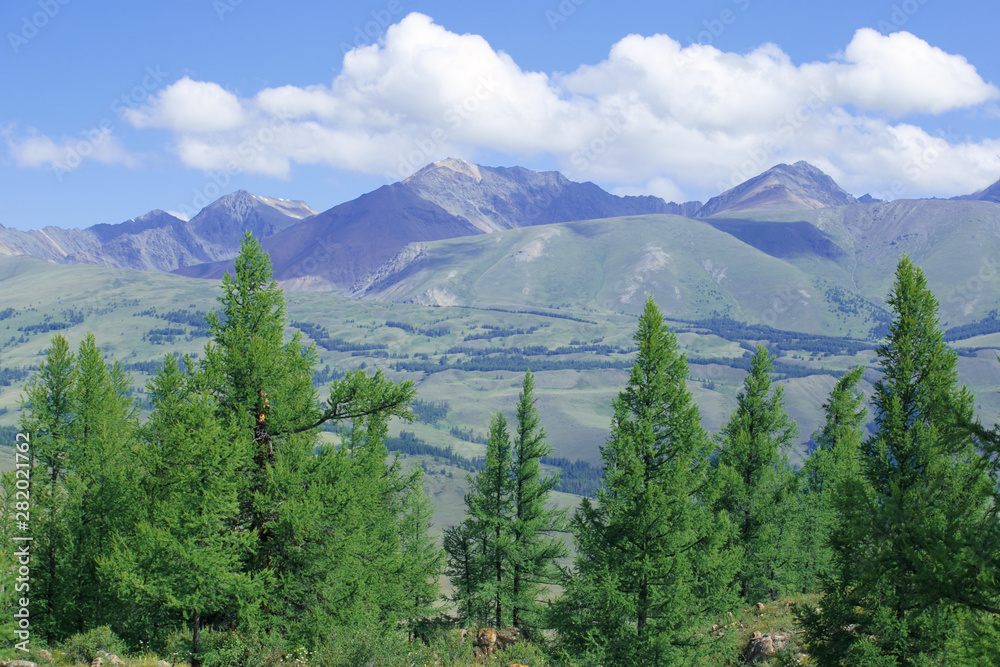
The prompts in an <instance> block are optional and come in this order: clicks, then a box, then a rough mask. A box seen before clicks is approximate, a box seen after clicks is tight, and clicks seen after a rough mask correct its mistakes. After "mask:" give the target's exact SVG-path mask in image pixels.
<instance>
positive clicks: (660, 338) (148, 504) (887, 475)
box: [0, 234, 1000, 667]
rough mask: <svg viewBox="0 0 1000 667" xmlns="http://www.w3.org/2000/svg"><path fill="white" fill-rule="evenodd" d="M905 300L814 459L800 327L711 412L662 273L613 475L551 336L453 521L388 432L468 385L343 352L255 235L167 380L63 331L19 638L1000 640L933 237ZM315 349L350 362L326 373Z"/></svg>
mask: <svg viewBox="0 0 1000 667" xmlns="http://www.w3.org/2000/svg"><path fill="white" fill-rule="evenodd" d="M886 303H887V307H888V309H889V310H890V312H891V314H892V320H891V322H889V323H888V325H887V330H886V334H885V337H884V338H883V339H882V341H881V343H880V345H879V347H878V349H877V355H878V370H879V377H878V380H877V381H876V382H875V383H874V393H873V394H872V395H871V396H866V395H864V393H863V392H862V391H861V390H860V382H861V380H862V374H863V372H864V369H863V368H862V367H857V368H855V369H853V370H851V371H849V372H847V373H845V374H843V375H842V376H841V377H839V378H837V381H836V384H835V386H834V388H833V391H832V392H831V393H830V395H829V398H828V399H827V401H826V403H825V404H824V406H823V410H824V420H823V425H822V428H821V429H819V430H818V431H817V432H816V433H815V434H813V441H814V442H815V444H816V446H815V447H814V448H813V449H812V451H811V452H810V453H809V455H808V456H807V457H806V458H805V460H804V463H803V465H801V466H800V467H794V466H793V465H792V464H791V463H790V461H789V452H790V450H791V447H792V444H793V443H794V441H795V438H796V436H797V434H798V427H797V425H796V424H795V422H794V421H793V420H792V419H791V418H790V417H789V416H788V414H787V413H786V411H785V400H786V399H785V394H784V390H783V387H782V385H780V384H778V383H777V382H774V381H773V378H774V373H775V370H776V369H775V367H774V363H773V362H774V360H775V359H774V355H773V354H772V352H771V351H769V350H768V349H767V348H766V347H764V346H762V345H761V346H757V347H756V349H755V350H754V352H753V356H752V358H751V359H750V360H749V363H748V364H747V374H746V378H745V380H744V382H743V386H742V389H741V390H740V392H739V394H738V396H737V404H736V408H735V410H734V411H733V412H732V414H731V415H730V417H729V419H728V420H727V421H726V422H725V423H724V424H723V425H722V426H721V428H719V429H718V430H717V432H715V433H710V432H708V431H707V430H706V429H705V428H703V426H702V421H701V415H700V412H699V407H698V405H697V404H696V403H695V401H694V398H693V396H692V393H691V392H690V391H689V389H688V386H687V383H688V382H689V379H690V372H689V365H688V361H687V359H686V358H685V356H684V355H683V354H681V353H680V351H679V346H678V340H677V334H676V332H674V331H672V330H671V329H670V328H669V327H668V326H667V325H666V323H665V321H664V317H663V315H662V314H661V312H660V310H659V309H658V308H657V305H656V303H655V302H654V301H653V299H652V298H651V297H650V298H647V300H646V303H645V309H644V311H643V313H642V315H641V317H639V319H638V324H637V328H636V331H635V334H634V338H633V343H634V346H635V349H636V354H635V357H634V362H633V363H632V364H631V366H630V368H629V369H628V372H629V375H628V380H627V384H625V385H624V386H623V387H622V388H621V390H620V391H619V392H618V395H617V397H616V398H615V400H614V402H613V404H612V406H611V411H612V419H611V428H610V432H609V433H608V435H607V438H606V440H605V443H604V444H603V446H602V447H601V451H600V460H601V468H600V476H599V480H595V481H594V483H593V484H592V485H587V486H586V488H587V489H588V490H591V491H593V493H592V497H584V498H583V499H582V502H581V503H580V504H579V506H578V507H576V508H575V509H573V510H572V511H565V510H558V509H556V507H555V505H554V504H553V503H552V502H551V494H552V493H553V491H554V490H555V489H557V488H558V487H559V484H560V479H559V474H558V473H551V472H546V470H551V467H543V466H544V465H545V464H546V463H548V462H550V461H552V460H555V459H553V456H554V450H553V448H552V446H551V445H550V444H549V442H548V439H547V436H546V433H545V429H544V427H543V426H542V424H543V422H544V420H545V415H544V414H540V410H539V406H538V404H539V400H538V398H539V396H538V393H539V392H538V390H537V389H536V386H535V378H534V376H533V375H532V370H534V371H536V372H538V371H541V370H544V368H543V365H544V364H545V363H555V362H546V361H545V360H544V359H543V358H529V357H524V359H525V360H526V362H527V365H528V368H525V369H522V368H521V367H520V366H518V367H517V368H516V370H517V371H518V372H522V371H523V379H522V382H521V389H520V393H519V397H518V400H517V403H516V405H514V406H505V405H504V406H501V405H498V406H496V411H495V412H494V413H493V415H492V418H491V419H490V421H489V423H488V424H482V425H481V429H482V432H484V433H486V434H487V435H486V437H485V446H486V455H485V459H483V460H477V461H476V462H475V465H469V466H468V469H469V473H468V482H469V484H468V493H467V494H466V496H465V512H464V520H462V521H461V522H459V523H457V524H456V525H453V526H450V527H448V528H446V529H445V530H444V533H443V535H442V536H441V537H440V539H438V538H436V537H435V536H433V535H432V534H431V532H430V528H431V518H432V514H433V507H432V505H431V501H430V498H429V497H428V495H427V493H426V491H425V488H424V479H423V470H422V468H421V467H420V466H419V465H415V466H407V465H404V463H403V461H402V459H401V457H400V456H398V455H397V454H395V453H390V450H393V451H396V452H398V451H399V449H400V448H401V447H402V446H403V445H405V444H407V443H403V444H400V443H395V444H394V443H393V442H391V440H392V439H391V438H390V437H389V425H390V422H391V421H392V420H402V421H404V422H405V421H407V420H412V419H414V418H415V416H416V413H417V412H419V413H420V414H421V415H423V416H424V418H425V419H434V418H437V417H435V415H438V414H439V413H441V411H442V410H444V409H445V408H444V407H442V406H440V405H437V404H432V403H426V402H423V401H420V399H418V397H417V395H416V390H415V388H414V386H413V384H412V382H410V381H401V382H397V381H393V380H391V379H389V378H387V377H385V375H384V374H383V373H382V372H381V371H375V372H369V371H368V370H367V369H359V370H353V371H350V372H347V373H345V374H340V373H339V372H338V373H334V374H331V372H330V369H329V367H327V368H326V369H325V370H321V369H319V368H318V363H319V357H318V354H317V350H316V347H315V344H314V343H310V344H308V345H307V344H305V343H304V341H303V337H302V334H301V333H296V334H294V335H291V336H289V335H287V334H286V329H287V327H288V326H289V322H288V318H287V315H286V310H285V301H284V296H283V293H282V291H281V290H280V289H279V288H278V285H277V283H276V282H275V281H274V279H273V276H272V268H271V261H270V259H269V257H268V256H267V254H266V253H265V252H264V251H263V250H262V249H261V247H260V245H259V244H258V242H257V241H255V240H254V239H253V238H252V236H250V235H249V234H248V235H247V237H246V239H245V240H244V243H243V246H242V249H241V252H240V255H239V257H238V259H237V260H236V264H235V270H234V272H233V273H232V274H227V275H226V277H225V278H224V279H223V282H222V296H221V297H220V298H219V304H218V307H217V308H216V309H215V310H213V311H212V312H209V313H207V315H206V316H205V320H204V324H203V327H204V329H205V330H206V332H207V334H208V337H209V342H208V343H207V344H206V345H205V347H204V351H203V352H202V353H200V354H199V355H198V356H197V357H196V358H195V357H194V356H193V355H188V356H185V357H178V356H176V355H171V354H167V355H165V357H164V359H163V362H162V364H158V365H157V366H156V369H155V374H154V375H153V376H152V379H151V380H150V381H149V383H148V385H147V387H146V390H145V394H144V400H145V404H144V405H143V406H140V404H139V403H138V402H137V399H136V397H135V396H134V395H133V393H132V392H131V389H130V387H131V377H130V375H129V370H128V369H127V368H126V367H125V365H124V364H123V363H122V362H120V361H117V360H114V359H110V360H109V359H107V358H106V357H105V355H104V353H103V351H102V347H101V341H99V340H97V338H96V337H95V336H94V335H92V334H90V335H87V336H86V337H85V338H84V339H83V341H82V342H81V343H80V344H79V346H78V347H76V348H75V349H74V348H72V347H71V346H70V344H69V342H68V340H67V339H66V338H65V337H64V336H63V335H62V334H60V333H59V332H58V331H56V332H55V333H54V335H53V336H52V338H51V340H50V343H49V345H48V348H47V351H46V353H45V357H44V359H43V360H42V361H41V362H40V363H39V365H38V367H37V370H36V371H34V373H33V374H32V375H30V376H29V377H27V378H26V379H25V380H24V383H25V384H24V391H23V411H22V412H21V419H20V423H19V425H18V433H19V435H18V436H17V442H16V444H15V447H14V449H15V458H16V460H15V466H14V470H13V471H11V472H9V473H6V474H5V475H4V476H3V478H2V489H3V493H4V495H5V498H6V502H5V503H4V505H3V510H2V511H3V514H4V516H3V517H2V521H0V560H2V565H3V567H2V568H0V587H2V591H3V595H2V599H0V607H2V609H0V632H2V634H3V635H4V637H5V639H7V640H8V641H9V643H8V645H7V651H6V653H5V654H4V655H5V656H6V657H8V658H11V659H20V660H31V661H33V662H35V663H37V664H65V665H68V664H72V663H90V662H91V661H93V660H95V659H100V660H101V661H102V664H117V662H116V661H124V662H125V664H134V665H146V666H149V667H152V666H153V665H170V666H172V665H190V667H211V666H220V667H221V666H233V667H235V666H241V667H258V666H269V665H292V664H295V665H317V666H330V667H333V666H340V665H343V666H350V667H362V666H367V665H371V666H373V667H374V666H397V665H398V666H404V665H406V666H417V665H428V666H429V665H441V666H443V667H444V666H453V667H466V666H468V665H479V664H495V665H503V666H505V667H506V666H509V665H515V664H518V665H528V666H530V667H542V666H546V665H548V666H552V667H560V666H561V667H569V666H571V665H572V666H578V667H598V666H605V667H639V666H643V665H647V666H654V665H655V666H665V667H666V666H675V665H676V666H688V665H690V666H695V665H704V666H709V665H740V664H750V663H752V664H760V665H774V666H776V665H792V664H811V665H844V666H852V667H890V666H892V667H895V666H904V665H906V666H909V665H914V666H917V665H920V666H924V665H988V664H1000V517H998V515H997V507H998V503H997V501H998V499H1000V498H998V495H1000V486H998V475H1000V458H998V453H1000V429H998V427H997V426H995V425H992V424H981V423H979V422H978V421H977V420H976V418H975V416H974V409H973V408H974V400H975V398H974V396H973V395H972V394H971V392H970V391H969V390H968V389H967V388H966V387H964V386H960V385H959V383H958V372H957V363H958V356H957V354H956V353H955V352H954V351H953V350H952V349H951V348H949V346H948V345H947V344H946V338H945V334H944V332H943V331H942V329H941V327H940V326H939V321H938V302H937V300H936V299H935V297H934V295H933V294H932V293H931V292H930V290H929V289H928V287H927V283H926V280H925V278H924V275H923V273H922V271H921V269H920V268H919V267H918V266H916V265H914V264H913V263H912V262H911V261H910V260H909V259H908V258H907V257H903V258H902V259H901V260H900V261H899V263H898V266H897V268H896V274H895V281H894V284H893V286H892V289H891V292H890V293H889V294H888V295H887V297H886ZM387 324H388V323H387ZM391 326H397V327H401V328H402V327H406V326H410V325H408V324H406V323H395V322H394V323H393V324H392V325H391ZM293 328H294V327H293ZM164 331H167V330H164ZM161 333H162V332H161ZM488 334H489V335H494V336H501V335H504V332H503V331H502V330H497V331H495V332H488ZM162 335H169V331H167V333H166V334H162ZM310 335H312V336H318V338H317V339H318V340H326V341H331V339H329V338H325V339H324V338H323V337H322V336H321V335H318V334H317V333H316V332H312V333H310ZM427 335H428V336H431V335H433V332H430V333H427ZM329 344H331V345H332V344H333V342H330V343H329ZM412 363H416V362H412ZM508 370H509V369H508ZM316 373H326V374H327V375H329V376H330V377H331V378H332V380H333V381H332V383H331V384H330V386H329V393H328V395H323V396H321V395H320V394H319V391H318V390H317V389H316V387H315V384H314V377H315V374H316ZM511 407H512V408H513V409H514V410H515V411H516V413H515V417H514V418H513V419H510V420H508V418H507V417H505V416H504V412H503V410H505V409H508V408H511ZM866 425H868V426H866ZM324 431H325V432H328V433H329V432H334V433H336V435H337V440H336V442H333V443H331V442H329V441H328V440H324V439H322V438H321V437H320V434H321V433H323V432H324ZM404 440H405V438H404ZM411 440H412V439H411ZM418 444H420V443H414V442H412V441H411V442H409V443H408V446H410V447H416V446H417V445H418ZM429 445H430V446H431V447H432V448H433V443H429ZM390 446H391V447H390ZM566 463H568V461H567V462H566ZM581 484H582V483H581ZM567 488H570V487H567ZM571 488H584V487H583V486H579V487H571ZM29 538H30V539H29ZM25 554H30V556H26V555H25ZM26 560H27V562H25V561H26ZM25 609H26V610H27V611H24V610H25Z"/></svg>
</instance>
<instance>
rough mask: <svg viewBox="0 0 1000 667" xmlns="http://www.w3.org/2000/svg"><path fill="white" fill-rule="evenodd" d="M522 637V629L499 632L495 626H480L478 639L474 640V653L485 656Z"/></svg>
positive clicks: (477, 655) (480, 656)
mask: <svg viewBox="0 0 1000 667" xmlns="http://www.w3.org/2000/svg"><path fill="white" fill-rule="evenodd" d="M520 639H521V631H520V630H518V629H517V628H511V629H510V630H504V631H503V632H497V631H496V630H494V629H493V628H479V632H477V633H476V641H475V642H473V646H474V647H475V648H474V649H473V655H474V656H475V657H477V658H484V657H486V656H489V655H492V654H493V653H494V651H499V650H502V649H505V648H507V647H508V646H511V645H513V644H516V643H517V642H518V641H520Z"/></svg>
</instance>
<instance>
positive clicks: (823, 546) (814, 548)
mask: <svg viewBox="0 0 1000 667" xmlns="http://www.w3.org/2000/svg"><path fill="white" fill-rule="evenodd" d="M864 370H865V369H864V367H863V366H857V367H855V368H853V369H851V370H850V371H848V372H847V373H846V374H845V375H844V376H843V377H841V378H840V379H838V380H837V383H836V384H835V385H834V387H833V391H831V392H830V398H829V399H828V400H827V402H826V403H824V404H823V411H824V414H825V417H826V419H825V421H824V423H823V427H822V429H820V430H819V431H817V432H816V433H815V434H814V435H813V440H814V441H815V443H816V448H815V449H814V450H813V451H812V452H811V453H810V454H809V456H808V457H807V458H806V460H805V463H804V464H803V466H802V470H801V472H800V473H799V478H800V479H799V509H798V513H799V515H800V517H801V521H800V523H801V525H802V529H801V530H800V531H799V539H800V546H799V548H798V554H799V559H798V563H797V566H796V567H797V569H798V571H799V575H800V578H801V585H802V589H803V591H804V592H811V591H814V590H816V588H817V587H818V586H819V581H820V578H821V577H822V576H824V575H825V574H827V573H828V570H829V567H830V564H831V558H832V552H831V549H830V544H829V540H830V535H831V532H832V531H833V529H834V526H835V523H836V518H837V507H836V502H835V501H836V498H837V493H838V488H839V487H840V485H842V484H845V483H849V482H848V481H847V480H853V479H855V478H857V476H858V475H859V474H860V466H861V442H862V440H863V439H864V425H865V420H866V418H867V416H868V411H867V410H866V409H865V396H864V394H863V393H862V392H861V391H860V390H859V389H858V385H859V384H860V382H861V378H862V375H863V374H864Z"/></svg>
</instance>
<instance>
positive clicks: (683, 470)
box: [555, 298, 735, 665]
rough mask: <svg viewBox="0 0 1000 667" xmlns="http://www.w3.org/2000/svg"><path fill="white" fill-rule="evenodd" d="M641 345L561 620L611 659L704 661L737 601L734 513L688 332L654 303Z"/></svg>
mask: <svg viewBox="0 0 1000 667" xmlns="http://www.w3.org/2000/svg"><path fill="white" fill-rule="evenodd" d="M635 343H636V345H637V347H638V348H639V353H638V356H637V358H636V361H635V364H634V365H633V366H632V371H631V374H630V376H629V381H628V385H627V386H626V388H625V389H624V390H623V391H621V392H620V393H619V395H618V397H617V398H616V399H615V401H614V406H613V407H614V417H613V418H612V423H611V435H610V437H609V438H608V442H607V443H606V444H605V445H604V446H603V447H602V448H601V458H602V460H603V462H604V472H603V476H602V483H603V484H602V488H601V489H600V490H599V491H598V493H597V504H596V505H595V504H593V503H591V502H590V501H589V500H588V499H585V500H584V501H583V503H582V505H581V507H580V510H579V511H578V512H577V514H576V517H575V519H574V522H573V527H574V530H575V537H576V544H577V551H578V555H577V558H576V568H575V572H574V573H573V574H572V576H571V577H570V578H569V579H568V580H567V581H566V589H567V590H566V593H565V595H564V596H563V597H562V598H561V599H560V600H559V601H558V603H557V605H556V609H555V617H556V621H557V625H558V627H559V631H560V636H561V639H562V641H563V643H564V644H565V645H566V646H567V647H568V648H569V649H570V651H571V652H573V653H576V654H588V655H590V656H591V657H593V658H594V659H595V660H596V661H606V663H605V664H615V665H638V664H664V665H666V664H670V665H683V664H696V663H697V662H698V661H699V660H700V659H701V657H702V656H703V655H704V654H705V653H706V652H710V651H711V650H712V649H711V646H709V645H708V640H706V639H705V637H704V630H705V626H706V625H707V624H710V623H711V621H710V620H708V619H709V618H711V617H713V616H714V615H716V614H718V613H719V612H721V611H724V610H726V609H728V608H729V606H730V605H731V604H732V603H733V601H734V599H735V598H734V596H733V590H732V586H731V581H732V576H733V565H734V563H733V561H732V559H731V558H729V557H728V556H727V554H726V553H725V552H724V551H723V549H722V547H723V545H724V541H725V537H726V535H727V534H728V532H729V528H728V525H727V517H726V516H725V515H722V514H716V513H715V512H713V508H712V505H713V503H712V500H713V499H712V498H711V496H710V495H709V492H710V485H709V454H710V450H711V447H710V441H709V439H708V437H707V436H706V434H705V432H704V431H703V430H702V427H701V420H700V415H699V412H698V408H697V406H696V405H695V404H694V401H693V399H692V396H691V393H690V391H688V389H687V386H686V381H687V376H688V365H687V362H686V360H685V358H684V356H683V355H682V354H680V352H679V350H678V348H677V338H676V336H675V335H674V334H673V332H671V331H670V330H669V328H668V327H667V326H666V324H665V323H664V321H663V316H662V315H661V314H660V311H659V309H658V308H657V307H656V304H655V303H654V302H653V300H652V298H649V299H647V301H646V306H645V309H644V311H643V314H642V316H641V317H640V319H639V327H638V330H637V331H636V334H635Z"/></svg>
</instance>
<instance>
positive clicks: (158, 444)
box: [102, 356, 263, 667]
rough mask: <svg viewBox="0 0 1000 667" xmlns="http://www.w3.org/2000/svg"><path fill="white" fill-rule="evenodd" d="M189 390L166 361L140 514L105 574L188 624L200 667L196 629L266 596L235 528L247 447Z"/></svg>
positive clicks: (227, 622) (249, 539)
mask: <svg viewBox="0 0 1000 667" xmlns="http://www.w3.org/2000/svg"><path fill="white" fill-rule="evenodd" d="M192 384H193V383H191V382H190V377H188V376H185V375H184V374H183V373H182V372H181V371H180V369H179V368H178V365H177V360H176V359H175V358H174V357H170V356H168V357H166V358H165V359H164V364H163V367H162V368H161V370H160V371H159V372H158V373H157V375H156V377H155V378H154V379H152V380H151V381H150V382H149V384H148V386H147V388H148V395H149V397H150V401H151V403H152V406H153V412H152V415H150V418H149V420H148V422H147V423H146V424H145V426H144V427H143V428H142V434H143V439H144V444H145V447H144V448H143V450H142V452H141V454H140V460H141V463H142V465H141V478H140V483H141V487H142V494H141V502H142V506H143V507H144V509H145V512H146V514H145V516H144V517H142V518H141V519H140V520H139V521H138V523H137V525H136V527H135V530H134V532H130V533H128V534H127V535H126V534H119V535H118V536H117V537H116V540H115V545H114V549H113V551H112V553H110V554H109V555H108V556H106V557H105V558H104V559H102V569H103V570H104V571H105V572H106V573H107V574H109V575H110V578H111V579H112V580H113V581H114V582H115V583H116V585H117V587H118V593H119V595H120V596H121V597H122V599H125V600H129V599H131V600H133V601H134V602H135V603H136V604H139V605H144V604H145V605H155V606H157V607H158V608H160V609H161V610H167V611H168V612H172V613H174V614H176V615H177V616H178V617H180V618H182V619H183V620H184V621H185V622H186V623H187V624H188V626H189V627H190V629H191V636H192V644H191V651H190V653H191V658H190V662H191V665H192V667H199V666H200V665H201V662H202V652H201V643H200V634H201V628H202V627H203V626H210V625H213V624H216V623H218V625H217V628H218V629H232V627H233V626H234V625H235V624H236V623H237V622H238V621H239V619H240V616H241V614H242V613H243V612H244V608H245V607H249V603H250V601H251V600H253V599H256V598H259V597H260V596H261V594H262V593H263V589H262V586H261V585H260V584H261V581H259V580H255V579H254V578H253V577H252V576H251V574H249V573H247V572H245V571H243V568H242V562H243V560H245V558H244V555H245V553H246V552H248V551H249V550H250V549H251V548H252V547H253V539H254V536H253V535H252V534H250V533H247V532H240V531H234V530H233V526H232V518H233V517H234V516H235V515H236V513H237V509H238V502H237V501H238V499H237V489H238V486H239V483H238V475H237V471H238V470H239V468H240V467H241V466H242V464H243V461H244V459H245V458H246V457H247V456H248V453H249V452H248V449H249V438H247V437H246V436H245V435H242V434H240V433H239V432H238V431H237V430H236V429H234V428H233V427H232V425H231V424H227V423H226V422H224V421H221V420H220V419H219V418H218V413H217V406H216V404H215V400H214V399H213V398H212V397H211V396H210V395H209V394H208V393H207V392H204V391H198V390H196V389H195V388H193V387H192ZM249 610H250V611H251V612H252V611H253V610H252V607H249ZM163 616H164V615H163V614H162V611H161V613H160V622H161V623H163V622H164V621H166V620H167V619H165V618H164V617H163Z"/></svg>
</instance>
